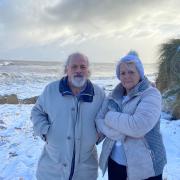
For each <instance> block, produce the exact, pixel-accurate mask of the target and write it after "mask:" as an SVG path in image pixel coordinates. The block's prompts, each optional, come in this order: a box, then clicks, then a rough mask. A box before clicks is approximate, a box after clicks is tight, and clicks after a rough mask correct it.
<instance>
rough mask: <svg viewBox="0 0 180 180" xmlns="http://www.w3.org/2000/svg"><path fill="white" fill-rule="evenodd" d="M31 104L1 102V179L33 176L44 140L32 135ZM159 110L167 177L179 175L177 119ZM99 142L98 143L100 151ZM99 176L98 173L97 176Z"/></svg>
mask: <svg viewBox="0 0 180 180" xmlns="http://www.w3.org/2000/svg"><path fill="white" fill-rule="evenodd" d="M31 108H32V105H0V180H35V179H36V178H35V171H36V166H37V161H38V158H39V156H40V153H41V150H42V147H43V141H41V140H40V139H39V138H37V137H34V136H33V130H32V124H31V121H30V111H31ZM167 119H169V115H167V114H165V113H162V118H161V132H162V134H163V138H164V143H165V146H166V151H167V158H168V164H167V166H166V167H165V170H164V178H167V180H179V179H180V120H179V121H169V120H167ZM100 149H101V146H98V152H99V153H100ZM101 179H104V180H107V175H106V176H105V177H104V178H102V175H101V172H100V173H99V178H98V180H101Z"/></svg>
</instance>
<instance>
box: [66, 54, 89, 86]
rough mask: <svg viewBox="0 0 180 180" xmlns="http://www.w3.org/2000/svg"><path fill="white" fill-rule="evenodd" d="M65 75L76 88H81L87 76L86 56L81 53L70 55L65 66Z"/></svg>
mask: <svg viewBox="0 0 180 180" xmlns="http://www.w3.org/2000/svg"><path fill="white" fill-rule="evenodd" d="M67 76H68V80H69V82H70V83H71V84H72V85H73V86H74V87H77V88H81V87H83V86H84V84H85V83H86V81H87V78H88V76H89V67H88V62H87V60H86V58H85V57H84V56H82V55H78V56H75V57H72V59H71V61H70V64H69V65H68V66H67Z"/></svg>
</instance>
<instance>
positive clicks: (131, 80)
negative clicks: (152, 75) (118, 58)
mask: <svg viewBox="0 0 180 180" xmlns="http://www.w3.org/2000/svg"><path fill="white" fill-rule="evenodd" d="M120 80H121V83H122V85H123V87H124V88H125V89H126V92H127V93H128V92H129V91H130V90H131V89H132V88H134V87H135V86H136V84H138V82H139V81H140V75H139V72H138V71H137V69H136V65H135V64H134V63H133V62H128V63H121V65H120Z"/></svg>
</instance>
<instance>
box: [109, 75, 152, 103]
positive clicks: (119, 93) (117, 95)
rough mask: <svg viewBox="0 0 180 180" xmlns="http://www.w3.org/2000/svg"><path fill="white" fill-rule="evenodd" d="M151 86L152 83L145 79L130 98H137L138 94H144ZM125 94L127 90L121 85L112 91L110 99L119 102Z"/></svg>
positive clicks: (130, 93) (135, 88)
mask: <svg viewBox="0 0 180 180" xmlns="http://www.w3.org/2000/svg"><path fill="white" fill-rule="evenodd" d="M149 86H150V82H149V80H148V79H147V78H146V77H145V78H144V79H143V80H142V81H140V82H139V83H138V84H137V85H136V86H135V87H134V88H133V89H132V90H131V91H130V92H129V93H128V96H129V98H131V97H133V96H137V95H138V94H140V93H142V92H143V91H144V90H145V89H147V88H148V87H149ZM124 94H125V89H124V87H123V86H122V84H121V83H119V84H118V85H117V86H116V87H115V88H114V90H113V91H112V93H111V95H110V98H112V99H116V100H117V101H118V100H121V99H122V97H123V96H124Z"/></svg>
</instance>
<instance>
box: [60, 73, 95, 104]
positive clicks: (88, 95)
mask: <svg viewBox="0 0 180 180" xmlns="http://www.w3.org/2000/svg"><path fill="white" fill-rule="evenodd" d="M59 92H60V93H61V94H62V96H66V95H71V96H74V95H73V93H72V91H71V89H70V87H69V85H68V77H67V76H65V77H63V78H62V79H61V80H60V82H59ZM93 96H94V87H93V84H92V83H91V81H90V80H87V83H86V87H85V88H84V90H83V91H82V92H80V94H79V95H78V96H77V98H78V100H79V101H83V102H92V101H93Z"/></svg>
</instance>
